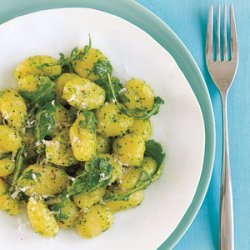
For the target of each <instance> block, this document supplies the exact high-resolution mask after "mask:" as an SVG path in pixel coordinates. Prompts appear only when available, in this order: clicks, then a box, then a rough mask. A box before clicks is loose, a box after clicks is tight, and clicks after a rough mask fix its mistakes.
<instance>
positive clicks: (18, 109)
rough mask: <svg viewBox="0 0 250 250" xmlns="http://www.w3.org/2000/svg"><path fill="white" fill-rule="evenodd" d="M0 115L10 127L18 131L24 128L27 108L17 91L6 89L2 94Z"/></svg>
mask: <svg viewBox="0 0 250 250" xmlns="http://www.w3.org/2000/svg"><path fill="white" fill-rule="evenodd" d="M0 113H1V115H2V117H3V119H4V120H6V121H7V123H8V126H10V127H14V128H16V129H20V128H21V127H23V126H24V124H25V120H26V118H27V107H26V103H25V101H24V99H23V98H22V97H21V95H20V94H19V93H18V91H17V90H16V89H5V90H3V91H2V92H1V93H0Z"/></svg>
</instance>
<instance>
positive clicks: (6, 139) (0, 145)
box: [0, 125, 22, 153]
mask: <svg viewBox="0 0 250 250" xmlns="http://www.w3.org/2000/svg"><path fill="white" fill-rule="evenodd" d="M21 145H22V138H21V137H20V135H19V133H18V132H17V131H16V130H15V129H14V128H10V127H8V126H4V125H0V153H8V152H13V153H15V152H17V150H18V149H19V148H20V147H21Z"/></svg>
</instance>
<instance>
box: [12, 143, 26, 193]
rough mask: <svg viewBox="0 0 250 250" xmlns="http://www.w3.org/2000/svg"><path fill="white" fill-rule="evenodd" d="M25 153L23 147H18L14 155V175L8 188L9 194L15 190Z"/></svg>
mask: <svg viewBox="0 0 250 250" xmlns="http://www.w3.org/2000/svg"><path fill="white" fill-rule="evenodd" d="M25 153H26V149H25V147H23V146H22V147H20V148H19V150H18V151H17V153H16V157H15V171H14V175H13V179H12V183H11V186H10V189H9V190H10V192H11V193H12V192H14V191H15V189H16V183H17V179H18V178H19V176H20V173H21V170H22V167H23V160H24V158H25Z"/></svg>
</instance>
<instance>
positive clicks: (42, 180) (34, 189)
mask: <svg viewBox="0 0 250 250" xmlns="http://www.w3.org/2000/svg"><path fill="white" fill-rule="evenodd" d="M68 181H69V178H68V176H67V174H66V173H65V172H64V171H63V170H62V169H59V168H56V167H52V166H50V165H47V166H42V165H39V164H34V165H31V166H29V167H27V168H26V169H25V170H24V171H23V172H22V174H21V176H20V178H19V179H18V187H19V188H20V189H21V190H23V192H24V193H25V194H26V195H28V196H31V195H33V194H36V195H55V194H58V193H60V192H62V191H63V190H64V188H65V187H66V186H67V184H68Z"/></svg>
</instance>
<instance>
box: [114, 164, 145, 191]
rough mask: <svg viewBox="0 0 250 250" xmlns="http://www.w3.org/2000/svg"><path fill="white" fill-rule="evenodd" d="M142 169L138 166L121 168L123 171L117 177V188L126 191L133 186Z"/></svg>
mask: <svg viewBox="0 0 250 250" xmlns="http://www.w3.org/2000/svg"><path fill="white" fill-rule="evenodd" d="M141 174H142V171H141V168H140V167H129V168H123V173H122V176H121V178H120V179H119V185H118V187H119V189H120V190H122V191H127V190H130V189H132V188H134V187H135V186H136V184H137V182H138V181H139V179H140V177H141Z"/></svg>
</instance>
